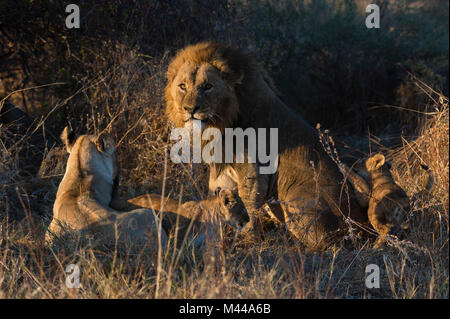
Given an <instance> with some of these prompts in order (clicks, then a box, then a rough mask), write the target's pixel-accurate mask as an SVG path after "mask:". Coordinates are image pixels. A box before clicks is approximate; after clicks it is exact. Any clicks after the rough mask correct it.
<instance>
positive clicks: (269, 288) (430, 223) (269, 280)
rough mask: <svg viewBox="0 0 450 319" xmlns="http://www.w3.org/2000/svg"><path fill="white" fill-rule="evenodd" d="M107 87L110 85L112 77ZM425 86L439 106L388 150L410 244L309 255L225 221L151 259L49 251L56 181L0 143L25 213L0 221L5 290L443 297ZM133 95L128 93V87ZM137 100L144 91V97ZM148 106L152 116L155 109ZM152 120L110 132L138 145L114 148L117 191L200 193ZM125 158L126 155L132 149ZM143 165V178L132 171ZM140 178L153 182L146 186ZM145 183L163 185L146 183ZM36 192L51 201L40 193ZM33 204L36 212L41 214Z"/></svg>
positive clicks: (434, 129)
mask: <svg viewBox="0 0 450 319" xmlns="http://www.w3.org/2000/svg"><path fill="white" fill-rule="evenodd" d="M125 69H127V68H125ZM144 73H145V72H144ZM125 74H127V73H125ZM130 74H135V73H134V72H130ZM130 76H131V75H130ZM104 83H106V84H105V85H107V83H108V82H104ZM418 85H420V84H418ZM424 89H426V90H427V91H426V92H427V93H428V94H429V95H430V103H431V104H432V105H433V106H434V110H433V111H432V112H429V114H426V115H423V116H424V117H425V119H424V120H423V123H424V125H423V126H422V127H421V129H420V130H419V136H418V138H417V139H415V140H413V141H406V140H405V144H404V145H403V146H402V147H399V148H397V149H392V150H391V152H389V156H388V157H389V158H390V159H391V161H392V163H393V169H392V172H393V175H394V177H395V179H396V181H397V182H398V183H399V184H400V185H402V187H404V188H405V190H406V191H407V192H408V194H409V195H410V196H411V200H412V202H413V205H412V209H411V211H410V212H409V214H410V215H411V219H412V221H413V222H412V225H411V229H410V232H409V234H408V236H407V237H406V239H405V240H403V241H399V240H395V239H394V240H391V241H390V242H389V244H388V245H387V246H385V247H383V248H382V249H373V248H372V244H371V242H366V241H361V240H360V241H359V242H357V244H356V247H354V248H352V249H350V248H348V247H344V246H343V245H340V244H337V245H335V246H334V247H332V248H330V249H329V250H327V251H325V252H323V253H307V252H304V251H302V249H301V247H300V246H299V245H298V244H297V243H296V242H295V241H294V240H292V238H290V237H289V235H288V233H287V232H286V230H285V229H284V228H283V227H272V229H271V230H269V231H268V233H267V234H266V236H265V237H264V240H263V241H262V242H248V239H246V240H247V241H244V240H243V239H242V238H240V237H239V236H238V235H236V234H235V233H234V232H233V231H231V229H228V228H226V227H225V228H224V229H223V231H222V232H221V233H220V236H219V239H218V240H217V238H209V239H207V244H206V246H205V247H203V248H195V247H194V245H193V244H192V242H189V241H188V242H186V243H185V245H184V246H183V247H182V248H180V249H177V248H175V247H174V246H173V245H171V246H170V248H169V249H168V250H166V251H163V252H161V253H162V255H161V256H162V258H161V259H160V260H159V261H158V259H157V258H154V256H155V255H156V254H157V252H155V251H153V253H149V252H148V251H145V250H140V249H135V248H131V247H129V249H127V248H120V249H117V248H116V247H114V245H113V246H103V247H90V246H89V245H86V243H85V242H84V241H83V240H80V239H77V238H73V239H71V240H68V241H67V242H66V243H64V245H63V246H62V247H54V248H49V247H46V246H45V244H44V242H43V234H44V230H45V227H46V224H47V223H48V219H49V217H50V216H51V207H52V197H53V196H54V194H55V192H56V186H57V183H56V182H55V180H53V179H54V177H52V178H48V179H40V180H39V181H38V180H37V179H36V178H30V177H27V176H20V174H17V175H14V174H11V172H14V171H13V170H12V169H11V167H8V163H9V162H11V160H12V161H13V162H14V160H13V159H12V158H11V157H8V156H7V155H8V150H7V149H2V156H4V157H3V158H5V159H6V160H5V161H3V162H2V163H3V164H2V167H1V170H0V178H1V180H2V181H3V186H2V188H1V190H0V192H1V193H0V195H1V196H0V200H1V204H2V205H1V206H2V207H3V208H7V209H8V211H14V210H15V209H18V210H22V211H24V215H25V218H24V219H23V220H22V221H20V222H16V221H13V219H12V218H8V214H7V218H3V219H2V221H1V236H0V238H1V243H0V278H1V279H0V296H1V297H4V298H21V297H25V298H68V297H70V298H155V297H158V298H447V297H448V279H449V277H448V172H449V167H448V163H449V162H448V145H449V143H448V138H449V131H448V99H447V98H446V97H444V96H442V95H439V94H437V93H436V92H433V91H432V90H431V89H429V88H424ZM128 92H130V91H128ZM149 96H150V95H149ZM130 97H131V101H133V94H132V91H131V94H130ZM143 97H145V95H143V96H140V98H143ZM131 103H133V102H131ZM160 110H161V109H160ZM160 110H159V111H160ZM153 112H154V114H158V109H157V108H155V110H153ZM98 114H99V115H98V116H99V118H92V119H90V121H92V122H95V121H99V122H101V121H102V120H103V117H104V116H105V115H103V114H101V113H98ZM110 118H114V116H111V117H110ZM150 118H152V117H151V116H150ZM141 120H142V119H139V121H141ZM153 121H155V122H153V123H152V124H149V123H148V125H146V126H145V129H142V131H141V129H137V128H135V129H134V131H133V132H132V133H131V132H130V133H128V134H122V135H118V136H117V137H118V140H120V136H122V137H123V140H126V139H127V138H133V139H135V141H134V142H133V143H124V142H123V143H119V145H118V148H119V151H120V159H121V164H122V167H123V173H124V176H123V180H122V191H123V193H124V196H134V195H135V194H140V193H141V192H147V191H153V192H161V191H162V188H161V187H162V186H161V185H164V187H165V190H164V192H165V194H169V193H170V194H172V195H174V196H179V195H180V191H181V190H183V195H184V196H185V197H188V198H195V197H196V196H201V195H202V187H203V186H204V184H205V182H204V180H201V178H200V177H199V175H197V176H196V175H195V174H194V169H195V168H192V169H191V168H189V167H179V166H176V165H174V164H172V163H171V162H170V161H166V160H165V157H164V154H165V153H164V149H165V146H166V145H168V144H169V143H168V142H167V137H166V133H167V132H166V131H165V130H164V127H165V126H164V125H163V124H162V122H163V121H165V119H164V118H163V117H159V118H158V117H156V116H155V117H154V118H153ZM136 123H139V122H136ZM136 123H128V127H131V128H133V127H139V124H136ZM134 124H136V125H134ZM91 125H92V126H91V127H95V125H94V124H91ZM158 125H159V126H158ZM111 127H117V125H111ZM155 127H156V128H158V127H161V130H159V131H158V130H150V128H155ZM125 133H126V131H125ZM157 141H159V143H157ZM147 143H149V144H147ZM143 145H150V146H151V145H154V147H152V146H151V147H144V146H143ZM137 153H139V155H138V156H136V154H137ZM5 154H6V156H5ZM124 154H131V155H129V156H130V157H127V156H126V155H124ZM156 154H157V155H156ZM132 156H134V161H133V160H132V159H131V157H132ZM156 156H160V157H159V158H158V157H156ZM128 159H129V162H127V160H128ZM149 163H152V164H153V166H150V165H149ZM420 163H425V164H426V165H428V166H429V167H430V168H431V169H432V170H433V172H434V175H435V185H434V187H433V189H432V191H431V193H429V194H421V193H420V191H421V190H422V189H423V186H424V183H425V181H424V177H423V176H422V175H424V173H423V172H422V171H421V170H419V169H418V167H419V164H420ZM164 166H166V170H165V172H166V173H165V174H164ZM143 172H145V174H146V175H144V176H140V177H139V178H138V177H137V176H138V175H139V174H143ZM161 172H162V173H163V174H161ZM146 179H149V180H151V182H148V183H145V181H146ZM135 180H139V181H140V182H143V185H140V186H139V187H138V186H137V185H139V184H140V183H137V182H135ZM198 180H200V181H198ZM152 183H154V184H152ZM188 184H192V185H193V187H192V189H197V190H190V192H191V193H189V191H188V190H187V187H186V186H184V187H183V188H182V187H181V185H188ZM152 185H158V186H160V187H158V186H156V187H155V188H153V186H152ZM197 191H198V193H199V194H197ZM43 192H44V193H46V194H47V198H44V199H43V198H40V197H41V196H39V195H40V194H42V193H43ZM52 194H53V195H52ZM203 194H204V192H203ZM40 205H41V206H40ZM37 212H41V214H42V215H41V216H39V215H37ZM43 216H44V217H43ZM68 264H77V265H78V266H79V267H80V270H81V288H79V289H69V288H67V287H66V285H65V281H66V275H67V274H66V273H65V267H66V266H67V265H68ZM368 264H376V265H378V266H379V267H380V270H381V273H380V275H381V283H380V288H379V289H368V288H366V287H365V284H364V282H365V276H366V273H365V269H366V266H367V265H368Z"/></svg>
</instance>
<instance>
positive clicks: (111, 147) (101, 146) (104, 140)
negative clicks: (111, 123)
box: [94, 133, 116, 154]
mask: <svg viewBox="0 0 450 319" xmlns="http://www.w3.org/2000/svg"><path fill="white" fill-rule="evenodd" d="M94 143H95V145H96V146H97V149H98V150H99V152H104V153H108V154H112V153H114V151H115V150H116V146H115V145H116V142H115V141H114V139H113V138H112V136H111V135H109V134H108V133H103V134H100V135H99V136H98V137H97V138H96V139H95V142H94Z"/></svg>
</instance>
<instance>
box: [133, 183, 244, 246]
mask: <svg viewBox="0 0 450 319" xmlns="http://www.w3.org/2000/svg"><path fill="white" fill-rule="evenodd" d="M128 202H129V203H131V204H133V205H135V206H138V207H144V208H150V209H153V210H155V211H157V212H158V213H159V214H160V216H162V218H163V222H164V226H165V229H166V231H167V232H168V233H169V232H170V233H172V234H173V233H174V232H175V231H177V232H178V234H177V235H178V238H179V239H181V240H183V239H184V236H185V235H186V231H187V229H188V227H189V225H190V224H191V223H192V225H193V226H192V233H193V234H195V233H199V232H201V231H202V225H201V224H218V223H219V222H224V223H228V224H230V225H231V226H233V227H235V228H237V229H240V228H241V227H242V226H243V225H244V224H245V223H247V222H248V215H247V213H246V211H245V207H244V204H243V203H242V201H241V200H240V198H239V197H238V196H237V195H236V194H234V193H233V192H232V191H230V190H228V189H220V190H218V191H216V194H215V195H214V196H211V197H209V198H207V199H205V200H202V201H189V202H185V203H183V204H181V205H179V203H178V202H177V201H175V200H173V199H170V198H167V197H166V198H164V199H163V198H162V197H161V196H159V195H156V194H145V195H141V196H138V197H135V198H132V199H129V200H128ZM180 217H181V218H180ZM177 219H178V220H177Z"/></svg>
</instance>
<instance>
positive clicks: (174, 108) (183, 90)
mask: <svg viewBox="0 0 450 319" xmlns="http://www.w3.org/2000/svg"><path fill="white" fill-rule="evenodd" d="M246 63H248V64H252V63H253V62H251V60H250V59H249V58H248V57H247V56H245V55H243V54H242V53H240V52H239V51H236V50H232V49H230V48H227V47H224V46H222V45H219V44H213V43H210V42H205V43H199V44H196V45H192V46H188V47H186V48H185V49H183V50H181V51H180V52H179V53H178V54H177V55H176V56H175V58H174V59H173V60H172V61H171V63H170V65H169V68H168V71H167V80H168V81H167V86H166V101H167V108H166V112H167V115H168V117H169V119H170V120H171V121H172V122H173V123H174V124H175V125H176V126H177V127H183V126H185V125H186V124H187V123H188V122H190V121H192V120H194V119H197V120H201V121H202V124H204V125H205V126H209V127H217V128H224V127H232V126H233V123H234V121H235V119H236V118H237V115H238V112H239V103H238V96H237V92H236V89H237V87H239V86H240V85H241V84H242V81H243V78H244V73H245V71H244V69H245V67H244V66H245V64H246Z"/></svg>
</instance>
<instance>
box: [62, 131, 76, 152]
mask: <svg viewBox="0 0 450 319" xmlns="http://www.w3.org/2000/svg"><path fill="white" fill-rule="evenodd" d="M61 141H62V142H63V143H64V145H65V146H66V150H67V152H68V153H69V154H70V151H71V150H72V147H73V145H74V144H75V141H76V135H75V133H74V132H72V130H71V129H70V128H69V127H68V126H66V127H65V128H64V130H63V131H62V133H61Z"/></svg>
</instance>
